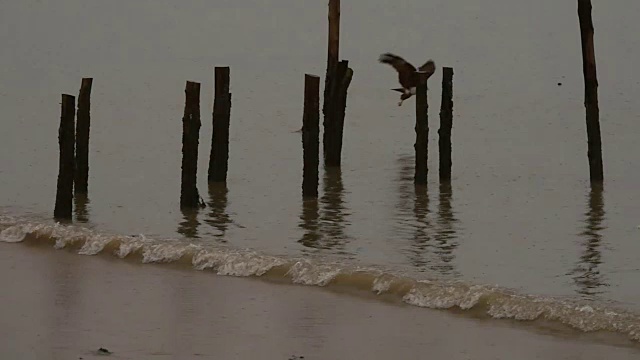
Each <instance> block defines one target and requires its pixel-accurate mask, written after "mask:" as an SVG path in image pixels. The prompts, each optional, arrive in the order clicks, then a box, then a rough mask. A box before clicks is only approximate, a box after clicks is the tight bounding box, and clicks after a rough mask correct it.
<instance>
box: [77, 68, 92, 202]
mask: <svg viewBox="0 0 640 360" xmlns="http://www.w3.org/2000/svg"><path fill="white" fill-rule="evenodd" d="M92 84H93V79H92V78H83V79H82V85H80V94H78V115H77V120H76V169H75V174H74V187H73V192H74V193H75V194H87V192H88V182H89V128H90V125H91V111H90V110H91V86H92Z"/></svg>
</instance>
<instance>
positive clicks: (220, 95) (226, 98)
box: [208, 66, 231, 182]
mask: <svg viewBox="0 0 640 360" xmlns="http://www.w3.org/2000/svg"><path fill="white" fill-rule="evenodd" d="M229 72H230V70H229V67H228V66H226V67H216V68H215V89H214V100H213V134H212V136H211V153H210V155H209V174H208V179H209V181H210V182H226V181H227V169H228V163H229V125H230V120H231V93H230V92H229V82H230V81H229Z"/></svg>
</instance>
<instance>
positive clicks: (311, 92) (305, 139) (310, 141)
mask: <svg viewBox="0 0 640 360" xmlns="http://www.w3.org/2000/svg"><path fill="white" fill-rule="evenodd" d="M319 97H320V78H319V77H318V76H315V75H309V74H305V76H304V110H303V115H302V152H303V162H304V164H303V170H302V196H303V197H318V165H319V162H320V159H319V157H320V155H319V148H320V144H319V142H320V99H319Z"/></svg>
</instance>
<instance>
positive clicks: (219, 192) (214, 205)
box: [205, 183, 231, 242]
mask: <svg viewBox="0 0 640 360" xmlns="http://www.w3.org/2000/svg"><path fill="white" fill-rule="evenodd" d="M228 193H229V189H227V184H225V183H209V203H208V205H209V213H208V216H207V219H205V222H206V223H207V224H209V225H211V226H212V227H213V228H214V229H215V230H216V231H217V232H216V234H215V236H216V237H217V238H218V239H219V240H220V241H221V242H226V239H225V234H226V233H227V230H228V229H229V224H231V216H229V213H227V194H228Z"/></svg>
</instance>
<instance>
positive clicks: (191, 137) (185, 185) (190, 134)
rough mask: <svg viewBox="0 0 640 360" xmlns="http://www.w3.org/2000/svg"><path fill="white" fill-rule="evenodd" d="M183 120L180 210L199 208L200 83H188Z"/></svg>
mask: <svg viewBox="0 0 640 360" xmlns="http://www.w3.org/2000/svg"><path fill="white" fill-rule="evenodd" d="M184 92H185V105H184V117H183V118H182V182H181V187H180V208H181V209H189V208H197V207H198V206H199V205H200V195H199V194H198V188H197V187H196V179H197V173H198V141H199V136H200V125H201V123H200V83H197V82H191V81H187V85H186V88H185V91H184Z"/></svg>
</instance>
